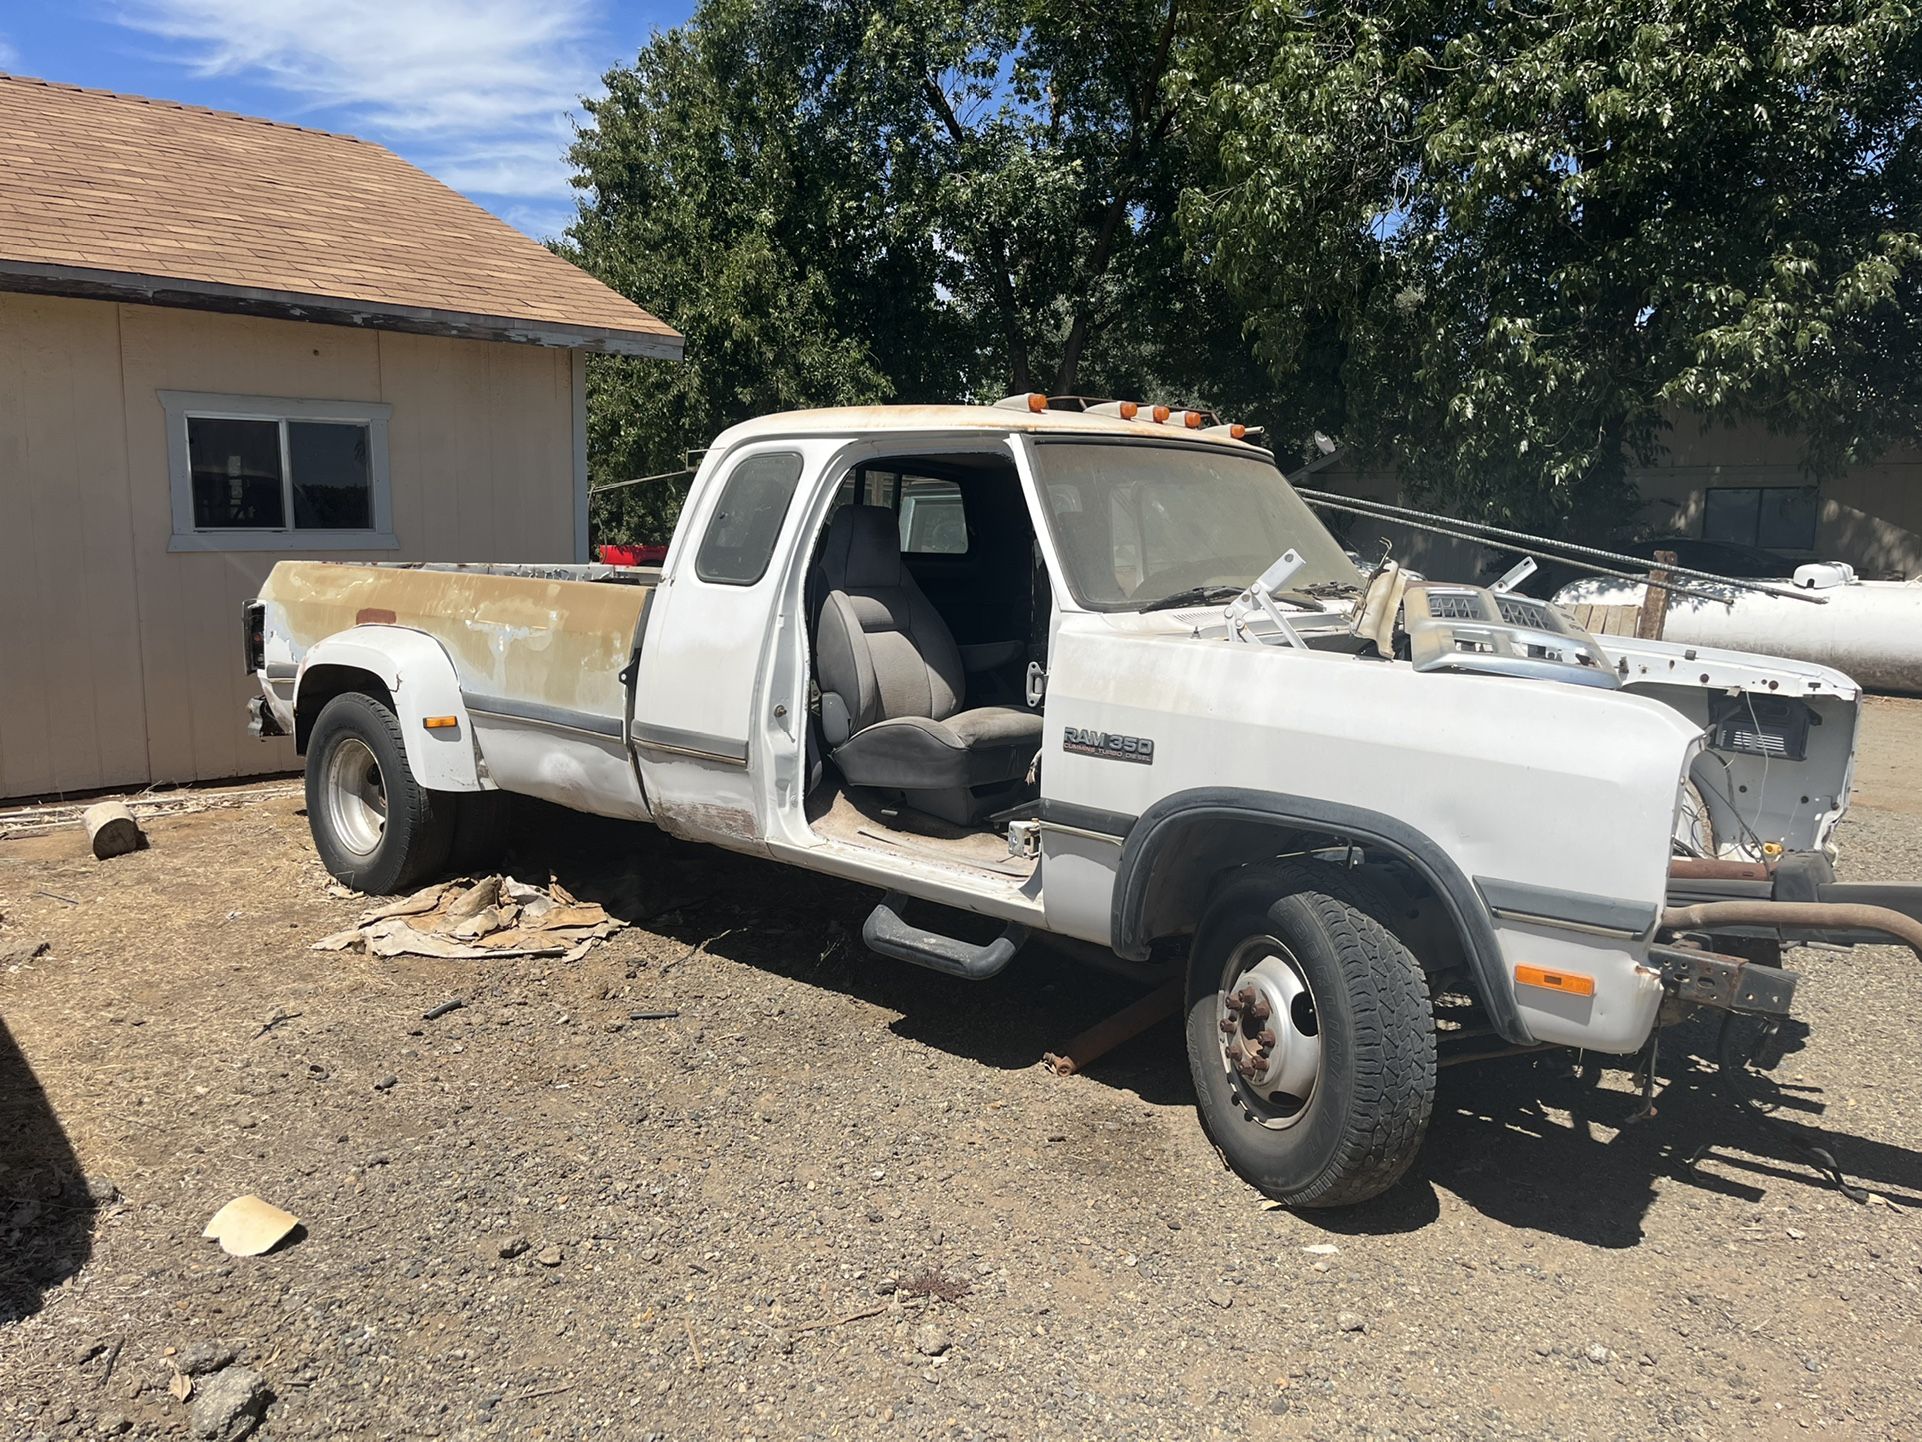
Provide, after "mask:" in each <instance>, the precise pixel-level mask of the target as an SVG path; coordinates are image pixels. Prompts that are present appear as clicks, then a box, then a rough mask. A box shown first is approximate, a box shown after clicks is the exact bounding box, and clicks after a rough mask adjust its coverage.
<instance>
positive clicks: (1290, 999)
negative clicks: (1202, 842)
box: [1187, 861, 1435, 1207]
mask: <svg viewBox="0 0 1922 1442" xmlns="http://www.w3.org/2000/svg"><path fill="white" fill-rule="evenodd" d="M1379 911H1380V906H1379V903H1378V901H1377V899H1376V898H1374V897H1373V896H1372V895H1371V894H1370V893H1369V892H1368V890H1367V888H1366V887H1365V886H1364V885H1363V884H1361V883H1360V882H1358V881H1357V880H1356V879H1355V878H1353V877H1351V876H1349V875H1348V873H1346V872H1345V871H1343V870H1341V869H1340V868H1338V867H1335V866H1332V865H1329V864H1327V863H1325V862H1300V861H1290V862H1281V863H1277V864H1275V865H1273V866H1265V867H1260V868H1256V869H1252V870H1251V871H1250V872H1249V873H1248V874H1246V875H1245V876H1242V877H1238V878H1236V879H1235V880H1234V881H1232V882H1230V883H1229V884H1228V886H1227V887H1226V888H1225V889H1224V890H1223V891H1222V893H1221V894H1220V896H1219V897H1218V898H1217V899H1216V900H1215V901H1214V902H1213V904H1212V905H1211V906H1210V907H1209V909H1208V912H1207V915H1206V916H1204V917H1203V918H1202V922H1201V925H1200V927H1199V929H1198V930H1197V931H1196V933H1195V939H1194V946H1193V950H1192V952H1191V953H1190V957H1189V962H1188V1020H1187V1042H1188V1067H1189V1071H1190V1073H1191V1075H1192V1076H1193V1079H1194V1086H1195V1095H1196V1098H1197V1100H1198V1103H1199V1108H1200V1112H1201V1120H1202V1124H1203V1126H1205V1127H1206V1128H1207V1131H1208V1134H1209V1136H1210V1137H1211V1138H1212V1139H1213V1140H1214V1143H1215V1145H1216V1146H1217V1147H1218V1148H1219V1149H1220V1151H1221V1154H1222V1156H1223V1158H1224V1159H1225V1160H1226V1161H1227V1162H1228V1164H1229V1166H1231V1167H1233V1168H1234V1170H1235V1171H1236V1172H1237V1173H1238V1174H1239V1175H1240V1176H1241V1177H1242V1178H1244V1179H1245V1180H1246V1181H1248V1182H1250V1183H1252V1184H1253V1185H1254V1186H1256V1187H1259V1188H1260V1189H1261V1190H1262V1191H1263V1192H1264V1193H1266V1194H1267V1195H1268V1196H1270V1197H1273V1198H1274V1199H1275V1200H1276V1201H1278V1202H1283V1203H1286V1204H1287V1205H1289V1206H1295V1207H1338V1206H1348V1205H1352V1204H1353V1203H1356V1202H1364V1201H1367V1200H1368V1199H1369V1198H1371V1197H1375V1196H1378V1195H1380V1194H1381V1193H1382V1192H1385V1191H1387V1190H1388V1188H1390V1187H1391V1186H1393V1185H1394V1184H1395V1183H1396V1182H1397V1181H1399V1180H1400V1179H1401V1177H1402V1174H1403V1173H1404V1172H1406V1171H1407V1170H1408V1167H1409V1164H1410V1163H1411V1162H1413V1161H1414V1159H1415V1155H1416V1153H1417V1152H1418V1151H1419V1150H1420V1149H1421V1142H1422V1136H1423V1134H1424V1133H1425V1132H1426V1130H1427V1127H1428V1117H1429V1113H1430V1111H1431V1110H1432V1108H1433V1106H1434V1099H1435V1019H1434V1012H1433V1010H1432V1008H1431V1006H1430V1002H1429V994H1428V982H1427V978H1426V977H1425V976H1424V975H1423V974H1422V969H1421V965H1420V963H1419V962H1417V961H1416V960H1415V958H1414V957H1413V956H1412V955H1410V953H1409V951H1408V949H1407V948H1406V947H1404V946H1403V945H1402V944H1401V942H1400V941H1398V940H1397V939H1396V938H1395V937H1394V936H1393V935H1392V934H1390V933H1389V931H1388V930H1387V929H1386V928H1385V927H1383V926H1382V925H1381V923H1380V922H1378V921H1376V920H1375V919H1374V918H1375V914H1377V913H1379Z"/></svg>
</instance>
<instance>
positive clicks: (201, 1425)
mask: <svg viewBox="0 0 1922 1442" xmlns="http://www.w3.org/2000/svg"><path fill="white" fill-rule="evenodd" d="M272 1400H273V1393H272V1392H271V1391H269V1390H268V1387H267V1379H266V1378H264V1377H262V1376H261V1375H260V1373H258V1372H256V1371H254V1369H253V1368H251V1367H229V1368H227V1369H226V1370H225V1371H223V1372H218V1373H216V1374H215V1375H214V1376H212V1377H209V1378H208V1379H207V1380H205V1381H204V1382H199V1383H196V1384H195V1386H194V1398H193V1403H192V1412H191V1414H190V1416H191V1424H192V1427H193V1435H194V1436H195V1437H197V1438H200V1439H201V1442H240V1439H241V1438H242V1437H245V1436H247V1434H248V1433H250V1432H252V1431H253V1430H254V1428H256V1427H258V1426H259V1425H260V1422H261V1419H262V1418H263V1417H265V1416H266V1415H267V1404H268V1403H269V1402H271V1401H272Z"/></svg>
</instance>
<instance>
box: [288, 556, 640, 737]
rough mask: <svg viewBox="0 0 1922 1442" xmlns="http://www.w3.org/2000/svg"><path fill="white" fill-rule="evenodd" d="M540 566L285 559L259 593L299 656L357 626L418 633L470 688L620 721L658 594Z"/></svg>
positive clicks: (472, 691) (464, 686) (463, 685)
mask: <svg viewBox="0 0 1922 1442" xmlns="http://www.w3.org/2000/svg"><path fill="white" fill-rule="evenodd" d="M533 569H535V568H530V570H533ZM539 569H541V570H543V571H545V572H546V574H515V573H511V572H508V571H507V570H506V569H505V568H498V567H495V568H482V567H467V566H459V567H455V566H449V567H428V566H422V567H413V566H376V565H357V564H353V563H349V562H339V561H282V562H281V563H280V564H279V565H277V566H275V567H274V569H273V571H272V573H271V574H270V575H269V576H268V577H267V583H266V585H264V586H263V587H262V588H261V592H260V595H261V599H262V600H265V601H269V602H272V603H274V605H275V606H277V607H278V608H279V614H280V616H281V617H283V618H284V620H285V623H286V625H287V628H288V630H289V633H290V637H289V639H290V640H291V641H292V643H293V649H294V654H295V656H296V658H298V657H301V656H304V655H305V654H306V652H307V650H308V649H309V648H310V647H312V646H313V645H314V644H315V643H316V642H318V641H321V640H324V639H325V638H326V637H328V636H332V635H334V634H336V633H337V632H340V631H345V630H348V629H349V628H351V627H353V626H356V625H360V624H365V623H373V624H384V625H395V626H408V627H411V628H413V629H415V630H419V631H424V632H425V633H427V634H428V635H430V636H432V637H434V638H435V639H436V640H437V641H439V642H440V643H441V644H442V645H443V646H444V647H445V648H446V650H447V654H448V655H449V656H450V657H451V658H452V659H453V662H454V671H455V674H456V675H457V676H458V677H459V678H460V684H461V689H462V690H463V691H465V692H468V693H470V694H473V695H479V696H497V697H507V698H510V699H513V700H517V701H529V702H540V703H543V704H546V705H549V706H557V707H562V708H565V709H568V710H573V711H584V712H590V713H592V714H595V715H599V716H610V717H618V716H620V715H622V714H623V712H624V710H625V707H626V698H625V696H624V694H623V691H622V686H621V679H620V673H621V670H622V669H623V668H624V667H625V666H626V665H627V661H628V656H629V654H630V652H631V650H632V648H633V644H634V627H635V624H636V622H637V621H638V620H639V618H640V614H641V607H642V606H643V605H644V604H645V602H646V599H647V595H648V592H649V591H650V590H651V589H652V587H651V586H649V585H645V584H633V583H617V582H612V581H589V580H572V579H555V578H554V576H553V574H552V571H553V569H554V568H539Z"/></svg>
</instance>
